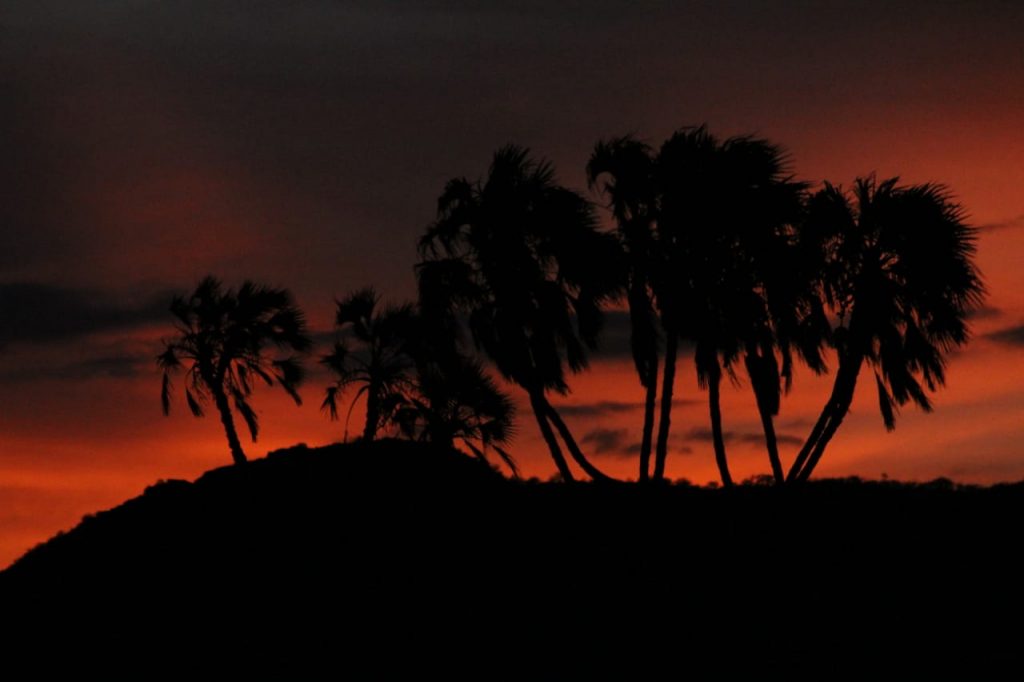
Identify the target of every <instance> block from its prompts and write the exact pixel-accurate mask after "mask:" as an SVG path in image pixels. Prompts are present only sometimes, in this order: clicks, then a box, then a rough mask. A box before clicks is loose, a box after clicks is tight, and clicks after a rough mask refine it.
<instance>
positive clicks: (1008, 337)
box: [985, 324, 1024, 346]
mask: <svg viewBox="0 0 1024 682" xmlns="http://www.w3.org/2000/svg"><path fill="white" fill-rule="evenodd" d="M985 338H986V339H992V340H993V341H995V342H997V343H1002V344H1005V345H1007V346H1024V324H1019V325H1016V326H1014V327H1006V328H1004V329H997V330H996V331H994V332H991V333H989V334H985Z"/></svg>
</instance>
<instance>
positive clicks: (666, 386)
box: [653, 330, 679, 481]
mask: <svg viewBox="0 0 1024 682" xmlns="http://www.w3.org/2000/svg"><path fill="white" fill-rule="evenodd" d="M678 352H679V334H678V333H677V332H676V331H675V330H672V331H670V332H668V333H667V334H666V335H665V370H664V372H663V373H662V384H661V416H660V421H659V423H658V446H657V450H656V451H655V453H654V476H653V478H654V480H655V481H660V480H663V479H664V478H665V459H666V458H667V457H668V432H669V428H670V426H671V424H672V390H673V388H674V384H675V381H676V356H677V355H678Z"/></svg>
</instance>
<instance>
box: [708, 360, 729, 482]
mask: <svg viewBox="0 0 1024 682" xmlns="http://www.w3.org/2000/svg"><path fill="white" fill-rule="evenodd" d="M721 384H722V372H721V370H719V369H717V368H716V369H715V371H714V373H713V374H712V376H711V378H710V379H709V380H708V407H709V411H710V412H711V440H712V442H713V443H714V446H715V464H717V465H718V475H719V476H721V477H722V485H723V486H725V487H726V488H729V487H731V486H732V476H731V475H730V474H729V462H728V460H727V459H726V455H725V438H724V437H723V435H722V405H721V396H720V391H719V389H720V387H721Z"/></svg>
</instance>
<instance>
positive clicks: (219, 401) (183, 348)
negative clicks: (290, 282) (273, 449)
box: [157, 277, 312, 464]
mask: <svg viewBox="0 0 1024 682" xmlns="http://www.w3.org/2000/svg"><path fill="white" fill-rule="evenodd" d="M170 309H171V312H172V313H173V314H174V316H175V318H177V324H176V329H177V335H176V336H175V337H174V338H172V339H170V340H165V341H164V346H165V348H164V352H163V353H161V354H160V355H159V356H158V357H157V363H158V365H159V366H160V368H161V369H162V370H163V384H162V389H161V401H162V403H163V410H164V414H168V413H169V412H170V407H171V391H172V385H171V376H172V375H173V374H174V373H176V372H178V371H181V370H184V371H185V402H186V403H187V404H188V407H189V409H190V410H191V411H192V414H193V415H195V416H196V417H201V416H203V414H204V413H205V405H206V404H207V403H208V402H210V401H212V402H213V404H214V406H215V407H216V409H217V412H218V413H219V415H220V419H221V423H222V424H223V425H224V431H225V433H226V435H227V439H228V446H229V448H230V450H231V457H232V459H233V460H234V462H235V464H244V463H245V462H246V457H245V452H244V451H243V450H242V444H241V442H240V441H239V438H238V432H237V431H236V430H235V422H234V417H233V416H232V409H231V408H232V407H234V409H235V410H237V411H238V413H239V414H240V415H241V416H242V419H243V420H244V421H245V423H246V426H248V428H249V434H250V435H251V437H252V439H253V441H255V440H256V436H257V434H258V433H259V420H258V418H257V415H256V412H255V410H253V408H252V406H251V405H250V404H249V399H250V397H251V395H252V392H253V388H254V384H255V383H256V382H258V381H263V382H265V383H266V384H267V385H268V386H272V385H274V384H275V383H277V384H278V385H280V386H281V387H282V388H283V389H284V390H285V391H286V392H287V393H288V395H290V396H291V397H292V399H293V400H294V401H295V403H296V404H301V403H302V400H301V398H300V397H299V394H298V391H297V389H298V386H299V384H300V383H301V382H302V379H303V370H302V365H301V362H300V358H299V357H298V356H296V355H287V356H282V357H272V356H271V355H270V353H269V349H271V348H276V349H278V350H281V351H294V352H296V353H304V352H306V351H307V350H309V348H310V346H311V344H312V342H311V340H310V338H309V336H308V334H307V333H306V323H305V320H304V318H303V315H302V312H301V311H300V310H299V308H298V307H297V306H296V305H295V303H294V301H293V300H292V296H291V294H290V293H289V292H288V291H287V290H285V289H272V288H268V287H264V286H261V285H257V284H254V283H253V282H250V281H246V282H244V283H243V284H242V286H241V287H240V288H239V289H238V291H237V292H236V291H234V290H233V289H227V290H225V289H224V287H223V285H222V284H221V282H220V281H219V280H217V279H215V278H214V277H206V278H204V279H203V280H202V281H201V282H200V283H199V285H198V286H197V287H196V289H195V291H194V292H193V293H192V294H191V295H190V296H189V297H187V298H185V297H181V296H179V297H175V298H174V300H173V301H172V302H171V308H170Z"/></svg>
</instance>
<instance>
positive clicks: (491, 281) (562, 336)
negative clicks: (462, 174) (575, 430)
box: [417, 146, 620, 481]
mask: <svg viewBox="0 0 1024 682" xmlns="http://www.w3.org/2000/svg"><path fill="white" fill-rule="evenodd" d="M438 207H439V210H438V219H437V221H436V222H434V224H432V225H431V226H430V227H429V228H428V230H427V233H426V234H425V235H424V236H423V238H422V239H421V241H420V252H421V255H422V256H423V258H424V260H423V261H422V262H421V263H420V264H419V265H418V267H417V274H418V277H419V287H420V307H421V310H422V312H423V314H424V315H427V316H428V317H430V318H431V319H437V320H447V322H444V323H440V322H439V323H438V324H445V325H447V326H448V327H450V328H451V329H452V330H453V332H454V331H455V330H456V329H457V323H456V317H457V315H458V314H463V315H466V316H467V318H468V319H467V322H468V327H469V330H470V332H471V334H472V337H473V340H474V341H475V343H476V345H477V347H478V348H480V349H481V350H482V351H483V352H484V353H485V354H486V355H487V356H488V357H490V359H491V360H492V361H493V362H494V364H495V366H496V367H497V369H498V371H499V372H500V373H501V374H502V375H503V376H504V377H505V378H506V379H508V380H510V381H512V382H513V383H515V384H517V385H519V386H521V387H522V388H523V389H524V390H525V391H526V393H527V395H528V396H529V398H530V405H531V407H532V408H533V412H534V416H535V417H536V419H537V424H538V427H539V428H540V431H541V435H542V436H543V438H544V440H545V442H546V443H547V445H548V448H549V450H550V451H551V456H552V459H554V461H555V465H556V466H557V467H558V471H559V473H560V474H561V476H562V478H563V479H565V480H567V481H569V480H572V479H573V474H572V471H571V469H570V468H569V465H568V462H567V460H566V459H565V457H564V456H563V454H562V450H561V446H560V445H559V444H558V440H557V438H556V437H555V431H557V432H558V434H559V436H561V439H562V442H563V443H564V444H565V446H566V448H567V449H568V451H569V453H570V455H571V456H572V458H573V459H574V460H575V461H576V463H577V464H578V465H579V466H580V467H581V468H582V469H583V470H584V471H585V472H586V473H587V474H588V475H590V476H591V477H592V478H596V479H604V478H607V476H605V474H603V473H602V472H601V471H600V470H599V469H597V468H596V467H595V466H594V465H593V464H591V463H590V461H589V460H587V458H586V457H585V456H584V455H583V453H582V451H581V450H580V448H579V446H578V444H577V443H576V440H575V439H574V438H573V436H572V433H571V432H570V431H569V429H568V427H567V425H566V424H565V422H564V421H563V420H562V419H561V417H560V415H559V414H558V412H557V410H555V408H554V407H553V406H552V405H551V403H550V402H549V401H548V398H547V392H548V391H555V392H556V393H560V394H564V393H566V392H567V391H568V388H569V387H568V383H567V381H566V366H568V369H569V370H570V371H573V372H576V371H580V370H582V369H584V368H585V367H586V366H587V349H588V348H593V347H594V346H595V345H596V341H597V334H598V331H599V329H600V322H601V305H602V304H603V303H605V302H606V301H608V300H610V299H611V298H613V297H614V296H615V295H616V294H617V289H618V286H619V285H618V282H619V278H618V276H617V274H616V272H617V270H618V268H619V263H620V251H619V247H618V243H617V242H616V240H615V239H614V237H612V236H610V235H608V234H604V233H602V232H600V231H598V230H597V229H596V224H595V219H594V215H593V209H592V207H591V205H590V204H589V202H587V201H586V200H585V199H584V198H583V197H581V196H580V195H579V194H577V193H576V192H574V191H571V190H569V189H566V188H564V187H562V186H560V185H558V184H557V183H556V181H555V177H554V171H553V169H552V167H551V165H550V164H548V163H546V162H536V161H533V160H531V159H530V158H529V156H528V152H527V151H526V150H525V149H521V148H519V147H515V146H508V147H504V148H502V149H500V150H498V152H496V153H495V155H494V160H493V162H492V163H491V167H490V170H489V172H488V175H487V177H486V178H485V179H483V180H480V181H477V182H471V181H469V180H466V179H464V178H458V179H455V180H451V181H450V182H449V183H448V185H447V187H446V188H445V191H444V193H443V194H442V195H441V198H440V200H439V202H438Z"/></svg>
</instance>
